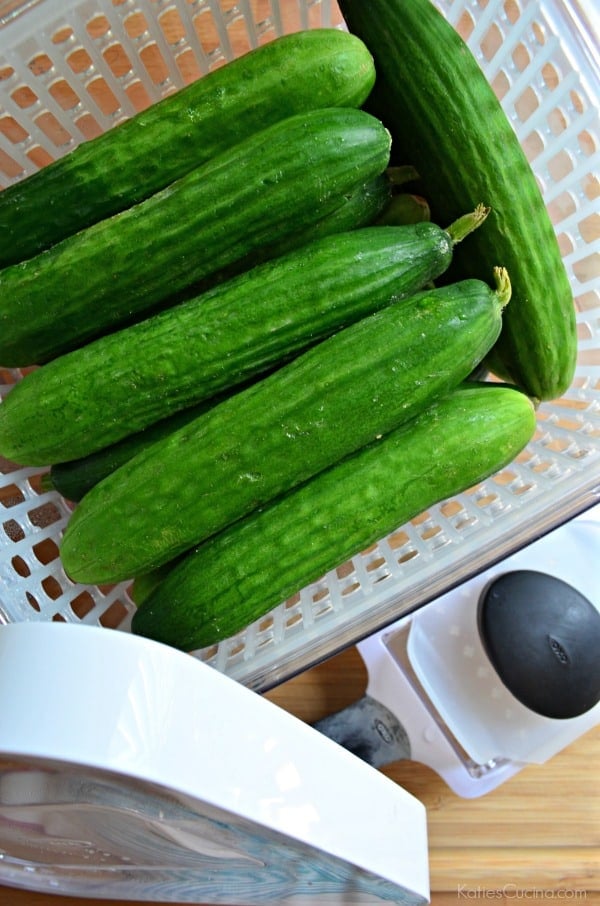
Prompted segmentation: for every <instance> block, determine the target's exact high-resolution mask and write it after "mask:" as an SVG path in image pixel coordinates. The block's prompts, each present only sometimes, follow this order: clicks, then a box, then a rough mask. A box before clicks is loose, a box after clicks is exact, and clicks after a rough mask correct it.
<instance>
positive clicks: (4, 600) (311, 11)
mask: <svg viewBox="0 0 600 906" xmlns="http://www.w3.org/2000/svg"><path fill="white" fill-rule="evenodd" d="M437 2H438V4H439V6H440V8H441V10H442V12H443V13H444V14H445V15H446V16H447V17H448V19H449V20H450V21H451V22H452V23H453V25H454V26H455V27H456V28H457V29H458V30H459V31H460V33H461V34H462V35H463V37H464V38H465V39H466V40H467V42H468V44H469V46H470V47H471V49H472V51H473V52H474V54H475V56H476V57H477V59H478V60H479V62H480V64H481V66H482V68H483V69H484V71H485V73H486V76H487V78H488V80H489V81H490V83H491V84H492V86H493V87H494V89H495V91H496V93H497V94H498V96H499V97H500V99H501V102H502V104H503V106H504V109H505V111H506V113H507V115H508V117H509V119H510V121H511V123H512V125H513V127H514V129H515V131H516V132H517V134H518V136H519V138H520V140H521V143H522V145H523V147H524V148H525V150H526V153H527V155H528V157H529V159H530V161H531V164H532V167H533V169H534V171H535V173H536V176H537V178H538V180H539V183H540V186H541V188H542V191H543V195H544V200H545V202H546V205H547V207H548V210H549V212H550V214H551V217H552V221H553V223H554V225H555V229H556V232H557V234H558V237H559V241H560V247H561V250H562V253H563V257H564V261H565V264H566V267H567V270H568V273H569V276H570V280H571V284H572V288H573V293H574V298H575V305H576V309H577V326H578V334H579V358H578V364H577V371H576V375H575V379H574V381H573V384H572V386H571V388H570V389H569V391H568V392H567V393H566V394H565V395H564V397H562V398H561V399H558V400H554V401H552V402H550V403H544V404H543V405H542V406H540V408H539V412H538V430H537V433H536V436H535V437H534V439H533V440H532V442H531V443H530V444H529V446H528V447H527V449H526V450H524V451H523V453H522V454H521V455H520V456H519V457H518V458H517V460H516V461H515V462H514V463H512V464H511V465H510V466H509V467H508V468H505V469H503V470H502V471H501V472H500V473H499V474H497V475H494V476H492V477H490V478H489V479H488V480H487V481H485V482H483V483H482V484H480V485H478V486H477V487H475V488H473V489H471V490H470V491H469V492H467V493H464V494H461V495H458V496H457V497H454V498H452V499H450V500H446V501H444V502H443V503H441V504H439V505H438V506H434V507H431V508H430V509H429V510H428V511H427V512H425V513H423V514H422V515H421V516H420V517H418V518H416V519H414V520H412V521H411V522H410V523H409V524H407V525H404V526H401V527H399V528H398V530H397V531H395V532H393V533H392V534H391V535H390V536H388V537H386V538H384V539H381V541H380V542H379V543H378V544H375V545H373V546H372V547H371V548H369V549H368V550H367V551H363V552H361V553H360V554H357V555H356V556H355V557H353V558H352V560H351V561H349V562H347V563H344V564H341V565H340V566H339V568H338V569H336V570H333V571H331V572H330V573H328V574H327V575H325V576H323V577H322V578H321V579H320V580H319V581H318V582H315V583H314V584H312V585H310V586H309V587H306V588H304V589H302V590H301V591H299V592H298V594H296V595H295V596H294V597H293V598H292V599H290V600H289V601H285V602H282V603H281V604H280V605H279V606H278V607H277V608H275V609H274V610H273V611H272V612H271V613H269V614H268V615H266V616H265V617H264V618H262V619H261V620H259V621H257V622H256V623H254V624H253V625H251V626H249V627H248V628H247V629H246V630H244V631H243V632H241V633H239V634H238V635H236V636H235V637H234V638H231V639H228V640H227V641H225V642H222V643H221V644H219V645H217V646H214V647H212V648H210V649H206V650H202V651H199V652H195V653H194V655H195V656H197V657H199V658H201V659H202V660H204V661H206V662H207V663H209V664H211V665H212V666H214V667H215V668H216V669H218V670H220V671H222V672H224V673H227V674H229V675H231V676H233V677H234V678H236V679H237V680H239V681H240V682H242V683H245V684H246V685H248V686H251V687H253V688H255V689H257V690H263V689H265V688H267V687H269V686H271V685H274V684H276V683H278V682H280V681H282V680H284V679H286V678H287V677H288V676H290V675H292V674H293V673H295V672H297V671H299V670H302V669H305V668H307V667H308V666H310V665H311V664H313V663H315V662H316V661H318V660H320V659H322V658H323V657H325V656H328V655H330V654H332V653H334V652H335V651H336V650H338V649H340V648H342V647H344V646H346V645H348V644H351V643H354V642H356V641H357V640H358V639H360V638H362V637H364V636H366V635H368V634H370V633H372V632H374V631H376V630H378V629H381V628H382V627H383V626H384V625H386V624H388V623H390V622H392V621H393V620H395V619H397V618H398V617H399V616H401V615H402V614H404V613H406V612H408V611H409V610H412V609H414V608H416V607H418V606H421V605H423V604H425V603H426V602H427V601H429V600H431V599H432V598H434V597H436V596H438V595H439V594H441V593H442V592H444V591H446V590H448V589H449V588H450V587H451V586H453V585H455V584H457V583H458V582H460V581H463V580H464V579H466V578H467V577H469V576H471V575H473V574H474V573H476V572H477V571H479V570H481V569H484V568H485V567H487V566H489V565H490V564H491V563H493V562H494V561H496V560H498V559H499V558H501V557H503V556H505V555H507V554H509V553H511V552H513V551H514V550H516V549H518V548H519V547H522V546H524V545H526V544H527V543H529V542H531V541H533V540H534V539H535V538H537V537H539V536H540V535H542V534H543V533H545V532H546V531H548V530H549V529H551V528H554V527H556V526H557V525H559V524H560V523H562V522H564V521H566V520H568V519H570V518H572V517H573V516H574V515H575V514H576V513H578V512H580V511H582V510H583V509H585V508H586V507H588V506H590V505H591V504H593V503H595V502H596V501H597V499H598V495H599V492H600V392H599V391H600V328H599V324H600V301H599V294H600V274H599V270H600V269H599V264H598V262H599V258H600V256H599V233H600V230H599V227H598V223H599V216H598V207H597V197H598V175H597V170H598V159H599V145H600V127H599V113H598V109H599V103H598V101H599V95H600V91H599V84H600V75H599V69H598V46H597V44H598V30H597V22H594V16H595V13H594V7H593V4H592V3H586V4H585V6H581V5H578V4H577V3H575V2H564V0H563V2H558V0H505V2H501V0H488V2H483V0H482V2H477V0H453V2H450V0H437ZM321 26H335V27H338V26H342V17H341V15H340V13H339V10H338V8H337V6H336V4H335V3H334V2H333V0H321V2H319V0H238V2H237V3H235V4H234V3H232V2H231V0H227V2H226V0H221V2H220V3H219V2H217V0H195V2H188V0H158V2H156V0H30V2H27V3H24V4H23V3H19V2H15V0H10V2H1V0H0V185H1V186H3V187H4V186H6V185H9V184H10V183H12V182H14V181H17V180H20V179H22V178H24V177H25V176H26V175H28V174H30V173H33V172H35V171H36V170H37V169H38V168H39V167H40V166H43V165H44V164H46V163H47V162H49V161H50V160H52V159H53V158H56V157H58V156H60V155H62V154H65V153H67V152H68V151H70V150H71V149H72V148H73V147H75V146H76V145H77V144H78V143H79V142H81V141H82V140H84V139H88V138H90V137H92V136H93V135H95V134H97V133H98V132H101V131H104V130H106V129H109V128H111V127H112V126H114V125H115V124H117V123H118V122H119V121H121V120H122V119H124V118H127V117H129V116H131V115H132V114H133V113H135V112H136V110H137V109H140V107H141V106H143V105H146V104H147V103H152V102H155V101H157V100H158V99H159V98H161V97H163V96H164V95H166V94H168V93H169V92H172V91H174V90H176V89H177V88H179V87H181V86H183V85H184V84H186V83H187V82H189V81H190V80H192V79H195V78H197V77H200V76H202V75H203V74H204V73H206V72H207V71H209V70H210V69H212V68H214V67H216V66H217V65H219V64H221V63H222V62H223V60H224V59H225V60H226V59H230V58H231V57H233V56H234V55H236V54H240V53H242V52H244V51H245V50H248V49H250V48H252V47H255V46H256V45H258V44H260V43H263V42H265V41H268V40H271V39H272V38H274V37H275V36H277V35H280V34H283V33H286V32H290V31H296V30H298V29H305V28H314V27H321ZM516 191H518V189H516ZM20 376H21V374H20V372H18V371H15V370H9V369H2V368H0V395H4V394H5V393H6V392H7V391H8V390H9V389H10V387H11V385H12V384H13V383H14V382H15V381H17V380H19V378H20ZM43 471H44V470H41V469H31V468H29V469H22V468H18V467H17V466H15V465H14V464H11V463H6V462H0V514H1V517H2V527H1V530H0V621H2V622H17V621H34V620H43V621H66V622H69V623H83V624H90V625H100V626H105V627H106V628H111V629H113V630H115V629H117V630H123V631H127V630H128V628H129V620H130V616H131V613H132V611H133V604H132V602H131V600H130V598H129V595H128V592H127V587H128V585H127V583H122V584H120V585H118V586H117V587H114V588H108V589H107V588H101V589H100V588H95V587H86V586H81V585H76V584H73V583H72V582H71V581H70V580H69V579H68V578H67V577H66V576H65V574H64V571H63V570H62V567H61V563H60V559H59V541H60V536H61V532H62V530H63V528H64V526H65V523H66V521H67V519H68V516H69V512H70V510H69V507H68V505H67V504H66V502H65V501H64V500H62V499H61V498H60V497H59V496H58V495H57V494H56V493H48V492H43V491H42V490H41V486H40V478H41V475H42V473H43ZM390 492H391V493H393V489H390ZM300 553H301V552H300Z"/></svg>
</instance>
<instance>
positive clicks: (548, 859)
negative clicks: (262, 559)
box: [0, 648, 600, 906]
mask: <svg viewBox="0 0 600 906" xmlns="http://www.w3.org/2000/svg"><path fill="white" fill-rule="evenodd" d="M365 687H366V670H365V668H364V664H363V662H362V659H361V658H360V656H359V654H358V652H357V651H356V649H355V648H351V649H348V650H347V651H345V652H343V653H342V654H339V655H337V656H335V657H333V658H331V659H330V660H328V661H326V662H325V663H323V664H321V665H319V666H317V667H315V668H313V669H312V670H309V671H307V672H306V673H304V674H302V675H300V676H297V677H295V678H294V679H292V680H289V681H288V682H286V683H284V684H282V685H281V686H279V687H278V688H276V689H274V690H272V691H271V692H269V693H268V694H267V697H268V698H269V699H271V700H272V701H274V702H275V703H276V704H278V705H279V706H281V707H282V708H284V709H286V710H288V711H290V712H291V713H293V714H295V715H296V716H297V717H299V718H300V719H301V720H305V721H307V722H308V723H312V722H313V721H315V720H318V719H319V718H321V717H324V716H326V715H327V714H331V713H333V712H334V711H338V710H339V709H341V708H343V707H345V706H346V705H348V704H350V703H351V702H352V701H355V700H356V699H357V698H359V697H360V696H361V695H362V693H363V692H364V689H365ZM599 766H600V727H598V728H596V729H595V730H593V731H591V732H589V733H588V734H586V735H585V736H583V737H581V738H580V739H579V740H577V741H576V742H575V743H573V744H572V745H571V746H569V747H568V748H567V749H565V750H563V751H562V752H561V753H559V754H558V755H556V756H555V757H554V758H552V759H551V760H550V761H549V762H547V763H546V764H544V765H532V766H529V767H527V768H526V769H524V770H523V771H522V772H521V773H520V774H518V775H517V776H516V777H514V778H513V779H512V780H510V781H508V782H507V783H505V784H503V785H502V786H500V787H499V788H498V789H497V790H495V791H493V792H492V793H489V794H488V795H487V796H483V797H481V798H480V799H475V800H464V799H460V798H458V797H457V796H456V795H455V794H454V793H452V792H451V791H450V790H449V789H448V787H447V786H446V785H445V784H444V783H443V782H442V781H441V780H440V779H439V778H438V777H437V775H435V774H434V773H433V772H432V771H431V770H430V769H429V768H425V767H423V766H422V765H418V764H415V763H412V762H404V763H403V762H397V763H395V764H393V765H390V766H388V767H387V768H385V769H384V771H385V773H386V774H387V775H388V776H389V777H390V778H391V779H392V780H394V781H395V782H397V783H399V784H401V785H402V786H404V787H405V789H407V790H408V791H409V792H411V793H412V794H413V795H415V796H416V797H417V798H419V799H420V800H421V801H422V802H423V803H424V804H425V806H426V808H427V813H428V823H429V844H430V871H431V888H432V906H450V904H460V903H461V902H463V903H467V902H468V901H469V900H471V901H473V900H481V901H483V902H485V901H490V900H491V901H493V902H494V904H497V906H518V903H517V902H515V901H519V900H520V901H524V906H525V903H527V902H531V901H532V900H535V901H544V902H545V903H548V901H549V900H554V901H558V903H563V906H567V903H578V904H581V906H583V904H585V906H600V767H599ZM565 901H566V902H565ZM558 903H557V906H558ZM93 904H96V906H124V901H116V900H110V901H109V900H102V901H100V900H95V901H93V903H92V906H93ZM0 906H90V901H89V900H82V899H78V898H67V897H57V896H53V895H51V894H45V893H44V894H32V893H28V892H26V891H17V890H10V889H8V888H2V887H0ZM157 906H158V904H157ZM315 906H318V904H315ZM482 906H483V904H482Z"/></svg>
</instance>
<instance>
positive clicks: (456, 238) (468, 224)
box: [446, 204, 490, 245]
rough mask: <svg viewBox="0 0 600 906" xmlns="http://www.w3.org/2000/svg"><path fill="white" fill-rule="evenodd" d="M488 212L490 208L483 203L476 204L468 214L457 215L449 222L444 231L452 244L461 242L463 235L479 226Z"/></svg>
mask: <svg viewBox="0 0 600 906" xmlns="http://www.w3.org/2000/svg"><path fill="white" fill-rule="evenodd" d="M489 213H490V208H488V207H486V206H485V205H484V204H478V205H477V207H476V208H475V210H474V211H471V213H470V214H463V216H462V217H459V218H458V220H455V221H454V223H451V224H450V226H449V227H448V228H447V230H446V232H447V233H448V235H449V236H450V238H451V240H452V242H453V244H454V245H456V243H457V242H462V240H463V239H464V238H465V236H468V235H469V233H472V232H473V230H476V229H477V227H479V226H481V224H482V223H483V221H484V220H485V218H486V217H487V215H488V214H489Z"/></svg>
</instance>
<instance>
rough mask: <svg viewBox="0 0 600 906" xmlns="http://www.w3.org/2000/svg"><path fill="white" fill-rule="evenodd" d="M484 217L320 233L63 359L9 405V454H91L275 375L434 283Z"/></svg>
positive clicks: (27, 460)
mask: <svg viewBox="0 0 600 906" xmlns="http://www.w3.org/2000/svg"><path fill="white" fill-rule="evenodd" d="M484 217H485V211H483V212H480V209H479V208H478V209H477V210H476V211H475V212H474V213H473V214H472V215H467V216H465V217H462V218H459V221H458V222H457V224H456V225H453V226H450V227H449V228H448V230H443V229H441V228H440V227H437V226H435V225H434V224H430V223H423V224H418V225H414V226H400V227H393V226H392V227H383V226H381V227H379V226H373V227H365V228H364V229H361V230H354V231H352V232H346V233H341V234H338V235H334V236H330V237H326V238H325V239H320V240H315V241H314V242H312V243H309V244H308V245H306V246H304V247H302V248H300V249H299V250H297V251H295V252H291V253H290V254H288V255H285V256H283V257H282V258H277V259H276V260H275V261H272V262H269V263H266V264H263V265H260V266H258V267H256V268H253V269H252V270H250V271H248V272H246V273H245V274H242V275H240V276H238V277H237V278H235V279H233V280H231V281H228V282H226V283H223V284H220V285H219V286H217V287H216V288H214V289H213V290H212V291H209V292H207V293H204V294H201V295H200V296H198V297H197V298H195V299H193V300H190V301H188V302H186V303H182V304H181V305H176V306H174V307H172V308H169V309H167V310H166V311H164V312H162V313H161V314H159V315H156V316H155V317H153V318H148V319H146V320H144V321H140V322H139V323H138V324H135V325H133V326H132V327H128V328H125V329H124V330H121V331H117V332H116V333H111V334H108V335H107V336H105V337H101V338H100V339H98V340H96V341H95V342H92V343H89V344H87V345H86V346H83V347H81V348H79V349H76V350H73V351H72V352H70V353H67V354H65V355H63V356H59V357H58V358H56V359H54V360H53V361H52V362H48V363H47V364H46V365H43V366H42V367H41V368H38V369H36V370H34V371H32V372H30V373H29V374H28V375H27V376H26V377H24V378H23V380H21V381H20V382H19V383H17V384H16V385H15V386H14V387H13V389H12V390H11V392H10V393H9V394H8V395H7V397H6V398H5V400H4V402H3V404H2V405H1V406H0V453H1V454H2V455H3V456H5V457H6V458H8V459H12V460H13V461H15V462H18V463H21V464H22V465H44V464H47V463H56V462H66V461H69V460H73V459H77V458H80V457H83V456H88V455H89V454H91V453H94V452H95V451H96V450H99V449H102V448H103V447H107V446H108V445H110V444H114V443H116V442H117V441H119V440H121V439H122V438H124V437H126V436H127V435H128V434H132V433H134V432H137V431H141V430H143V429H144V428H146V427H148V426H149V425H151V424H153V423H154V422H157V421H159V420H161V419H164V418H166V417H167V416H169V415H170V414H172V413H173V412H177V411H179V410H181V409H185V408H187V407H189V406H192V405H195V404H197V403H200V402H202V401H203V400H206V399H209V398H210V397H212V396H214V395H215V394H216V393H220V392H222V391H224V390H227V389H229V388H230V387H234V386H236V385H239V384H241V383H243V382H245V381H247V380H249V379H250V378H252V377H254V376H255V375H257V374H260V373H263V372H266V371H267V370H269V369H271V368H272V367H274V366H275V365H277V364H278V363H281V362H283V361H285V360H287V359H289V358H290V357H291V356H292V355H294V354H297V353H298V352H300V351H301V350H302V349H303V348H306V347H308V346H311V345H314V344H315V343H316V342H318V341H319V340H320V339H322V338H324V337H325V336H327V335H328V334H330V333H332V332H333V331H335V330H339V329H340V328H342V327H344V326H347V325H348V324H351V323H353V322H354V321H357V320H358V319H360V318H362V317H364V316H365V315H367V314H370V313H371V312H374V311H377V310H378V309H380V308H382V307H383V306H385V305H388V304H389V303H390V302H392V301H394V300H396V299H401V298H403V297H404V296H406V295H408V294H410V293H412V292H415V291H417V290H419V289H422V288H423V287H424V286H425V285H427V284H428V283H429V282H430V281H431V280H434V279H435V278H436V277H438V276H439V275H440V274H442V273H443V272H444V271H445V270H446V269H447V267H448V265H449V264H450V261H451V258H452V251H453V248H454V245H455V238H458V239H459V240H460V239H461V238H462V236H463V235H464V234H465V232H467V233H468V232H471V230H472V229H473V228H474V227H477V226H478V225H479V223H480V222H481V221H482V220H483V219H484ZM465 222H467V223H468V227H467V228H465V227H464V224H465ZM40 425H43V428H44V430H43V431H40Z"/></svg>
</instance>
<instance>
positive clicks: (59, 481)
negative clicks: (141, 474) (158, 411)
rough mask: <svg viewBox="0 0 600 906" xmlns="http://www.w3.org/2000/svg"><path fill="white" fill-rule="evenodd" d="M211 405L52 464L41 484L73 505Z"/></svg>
mask: <svg viewBox="0 0 600 906" xmlns="http://www.w3.org/2000/svg"><path fill="white" fill-rule="evenodd" d="M211 404H212V401H207V402H206V403H201V404H200V405H198V406H191V407H190V408H189V409H184V410H183V411H181V412H176V413H175V414H174V415H171V416H169V417H168V418H164V419H162V420H161V421H159V422H156V423H155V424H153V425H149V426H148V427H147V428H146V429H144V430H143V431H137V432H136V433H135V434H130V435H129V436H127V437H125V438H123V440H121V441H119V442H118V443H114V444H111V445H110V446H108V447H105V448H103V449H101V450H97V451H95V452H94V453H90V454H89V456H85V457H82V458H81V459H75V460H72V461H69V462H59V463H55V464H54V465H53V466H52V468H51V469H50V471H49V473H48V477H47V479H46V481H45V482H44V484H45V486H46V488H47V489H48V490H54V491H57V492H58V493H59V494H61V495H62V496H63V497H64V498H65V499H66V500H70V501H71V502H72V503H77V502H78V501H80V500H81V499H82V498H83V497H85V495H86V494H87V493H88V491H91V489H92V488H93V487H94V486H95V485H97V484H98V482H99V481H102V479H103V478H106V476H107V475H110V474H111V472H114V471H115V469H118V468H119V466H122V465H124V464H125V463H126V462H129V460H130V459H133V457H134V456H136V455H137V454H138V453H140V452H141V451H142V450H145V449H146V448H147V447H149V446H150V444H153V443H155V442H156V441H157V440H161V438H163V437H166V436H167V435H168V434H171V433H172V432H173V431H176V430H177V429H178V428H181V427H183V425H186V424H187V423H188V422H190V421H192V419H194V418H198V416H199V415H201V414H202V413H203V412H206V411H207V410H208V409H209V408H210V406H211Z"/></svg>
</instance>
